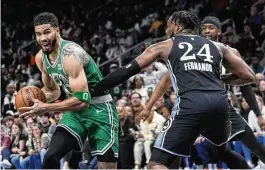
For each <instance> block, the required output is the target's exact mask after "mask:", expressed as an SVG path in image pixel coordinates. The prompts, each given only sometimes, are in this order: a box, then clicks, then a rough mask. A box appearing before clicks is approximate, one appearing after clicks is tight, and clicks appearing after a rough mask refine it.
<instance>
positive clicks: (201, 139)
mask: <svg viewBox="0 0 265 170" xmlns="http://www.w3.org/2000/svg"><path fill="white" fill-rule="evenodd" d="M204 140H205V138H204V137H201V136H200V137H198V138H197V139H196V140H195V144H199V143H202V142H203V141H204Z"/></svg>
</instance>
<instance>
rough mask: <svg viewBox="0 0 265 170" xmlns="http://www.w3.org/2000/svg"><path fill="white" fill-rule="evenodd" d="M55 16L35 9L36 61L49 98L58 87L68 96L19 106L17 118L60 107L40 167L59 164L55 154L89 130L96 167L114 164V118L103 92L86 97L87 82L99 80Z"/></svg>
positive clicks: (116, 124) (62, 153) (91, 63)
mask: <svg viewBox="0 0 265 170" xmlns="http://www.w3.org/2000/svg"><path fill="white" fill-rule="evenodd" d="M58 25H59V24H58V19H57V17H56V16H55V15H54V14H52V13H47V12H44V13H40V14H39V15H37V16H36V17H35V19H34V26H35V33H36V39H37V42H38V44H39V45H40V46H41V50H40V51H39V52H38V53H37V55H36V64H37V66H38V68H39V70H40V71H41V73H42V81H43V84H44V87H43V88H42V90H43V92H44V93H45V96H46V98H47V101H48V102H51V101H54V100H56V99H57V98H58V97H59V96H60V88H59V86H61V87H62V88H63V89H64V92H65V93H66V94H67V96H68V98H67V99H66V100H64V101H62V102H60V103H42V102H41V101H39V100H36V99H31V100H32V101H33V102H34V105H33V106H31V107H23V108H20V109H19V111H20V112H22V113H23V112H24V113H23V114H22V115H21V116H22V117H25V118H27V117H31V116H33V115H40V114H43V113H45V112H49V111H55V112H57V111H61V112H64V115H63V118H62V119H61V120H60V122H59V125H58V127H57V128H56V131H55V132H54V134H53V136H52V139H51V143H50V146H49V149H48V151H47V153H46V155H45V157H44V161H43V165H42V168H43V169H59V168H60V164H59V162H60V159H61V158H63V157H64V156H65V155H66V154H67V153H68V152H69V151H70V150H77V149H81V148H82V145H83V142H84V140H85V139H86V137H87V132H89V136H88V139H89V143H90V148H91V150H92V152H91V153H92V155H95V156H97V157H98V168H100V169H115V167H116V158H117V157H118V127H119V122H118V117H117V113H116V108H115V105H114V103H113V100H112V97H111V95H110V94H109V93H108V91H105V92H102V94H100V95H97V96H91V95H90V92H89V87H93V86H95V85H96V84H97V83H98V82H99V81H100V80H101V79H103V76H102V74H101V73H100V71H99V69H98V67H97V66H96V64H95V63H94V61H93V59H92V58H91V57H90V56H89V55H88V54H87V53H86V52H85V51H84V49H83V48H82V47H80V46H79V45H77V44H76V43H74V42H71V41H66V40H63V39H62V38H61V37H60V33H59V27H58Z"/></svg>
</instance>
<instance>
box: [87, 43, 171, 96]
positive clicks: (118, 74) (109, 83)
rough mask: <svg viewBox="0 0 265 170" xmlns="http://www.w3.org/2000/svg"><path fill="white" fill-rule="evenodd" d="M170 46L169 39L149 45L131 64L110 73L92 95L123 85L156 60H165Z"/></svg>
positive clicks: (94, 89)
mask: <svg viewBox="0 0 265 170" xmlns="http://www.w3.org/2000/svg"><path fill="white" fill-rule="evenodd" d="M172 45H173V41H172V40H171V39H169V40H166V41H162V42H159V43H156V44H154V45H151V46H150V47H148V48H147V49H146V50H145V51H144V52H143V53H142V54H141V55H139V56H138V57H137V58H136V59H135V60H133V61H132V62H131V63H129V64H128V65H126V66H123V67H121V68H119V69H117V70H115V71H114V72H112V73H110V74H109V75H107V76H106V77H105V78H104V79H103V80H102V81H101V82H99V83H98V84H97V85H96V86H95V87H92V88H93V93H95V94H97V93H100V92H102V91H104V90H107V89H110V88H113V87H115V86H117V85H119V84H121V83H123V82H124V81H125V80H127V79H129V78H130V77H131V76H133V75H135V74H138V73H139V72H140V71H141V69H143V68H145V67H146V66H148V65H150V64H151V63H153V62H154V61H155V60H156V59H158V58H162V59H167V57H168V55H169V53H170V50H171V48H172Z"/></svg>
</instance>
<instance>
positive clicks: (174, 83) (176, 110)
mask: <svg viewBox="0 0 265 170" xmlns="http://www.w3.org/2000/svg"><path fill="white" fill-rule="evenodd" d="M166 65H167V67H168V69H169V73H170V78H171V82H172V86H173V89H174V91H175V92H176V96H177V98H176V100H175V103H174V106H173V108H172V110H171V114H170V117H169V118H168V119H169V120H167V121H168V124H165V125H164V127H163V128H162V131H161V132H160V134H159V135H158V137H157V139H156V141H155V144H154V147H156V148H159V149H161V150H164V151H167V152H169V153H171V154H175V155H179V154H176V153H174V152H172V151H169V150H167V149H166V148H164V147H163V145H164V140H165V137H166V135H167V131H168V129H169V128H170V127H171V125H172V122H173V121H174V119H175V116H176V115H178V113H179V110H180V108H179V104H180V96H179V95H178V91H179V88H178V86H177V79H176V77H175V75H174V73H173V70H172V67H171V64H170V62H169V60H167V63H166Z"/></svg>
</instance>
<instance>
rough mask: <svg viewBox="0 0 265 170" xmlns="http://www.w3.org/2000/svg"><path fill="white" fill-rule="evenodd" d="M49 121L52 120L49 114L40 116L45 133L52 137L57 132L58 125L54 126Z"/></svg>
mask: <svg viewBox="0 0 265 170" xmlns="http://www.w3.org/2000/svg"><path fill="white" fill-rule="evenodd" d="M49 119H50V114H49V113H44V114H43V115H41V116H40V123H41V125H42V127H43V133H47V134H49V135H50V137H51V136H52V134H53V133H54V131H55V128H56V125H55V124H52V123H51V122H50V120H49Z"/></svg>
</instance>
